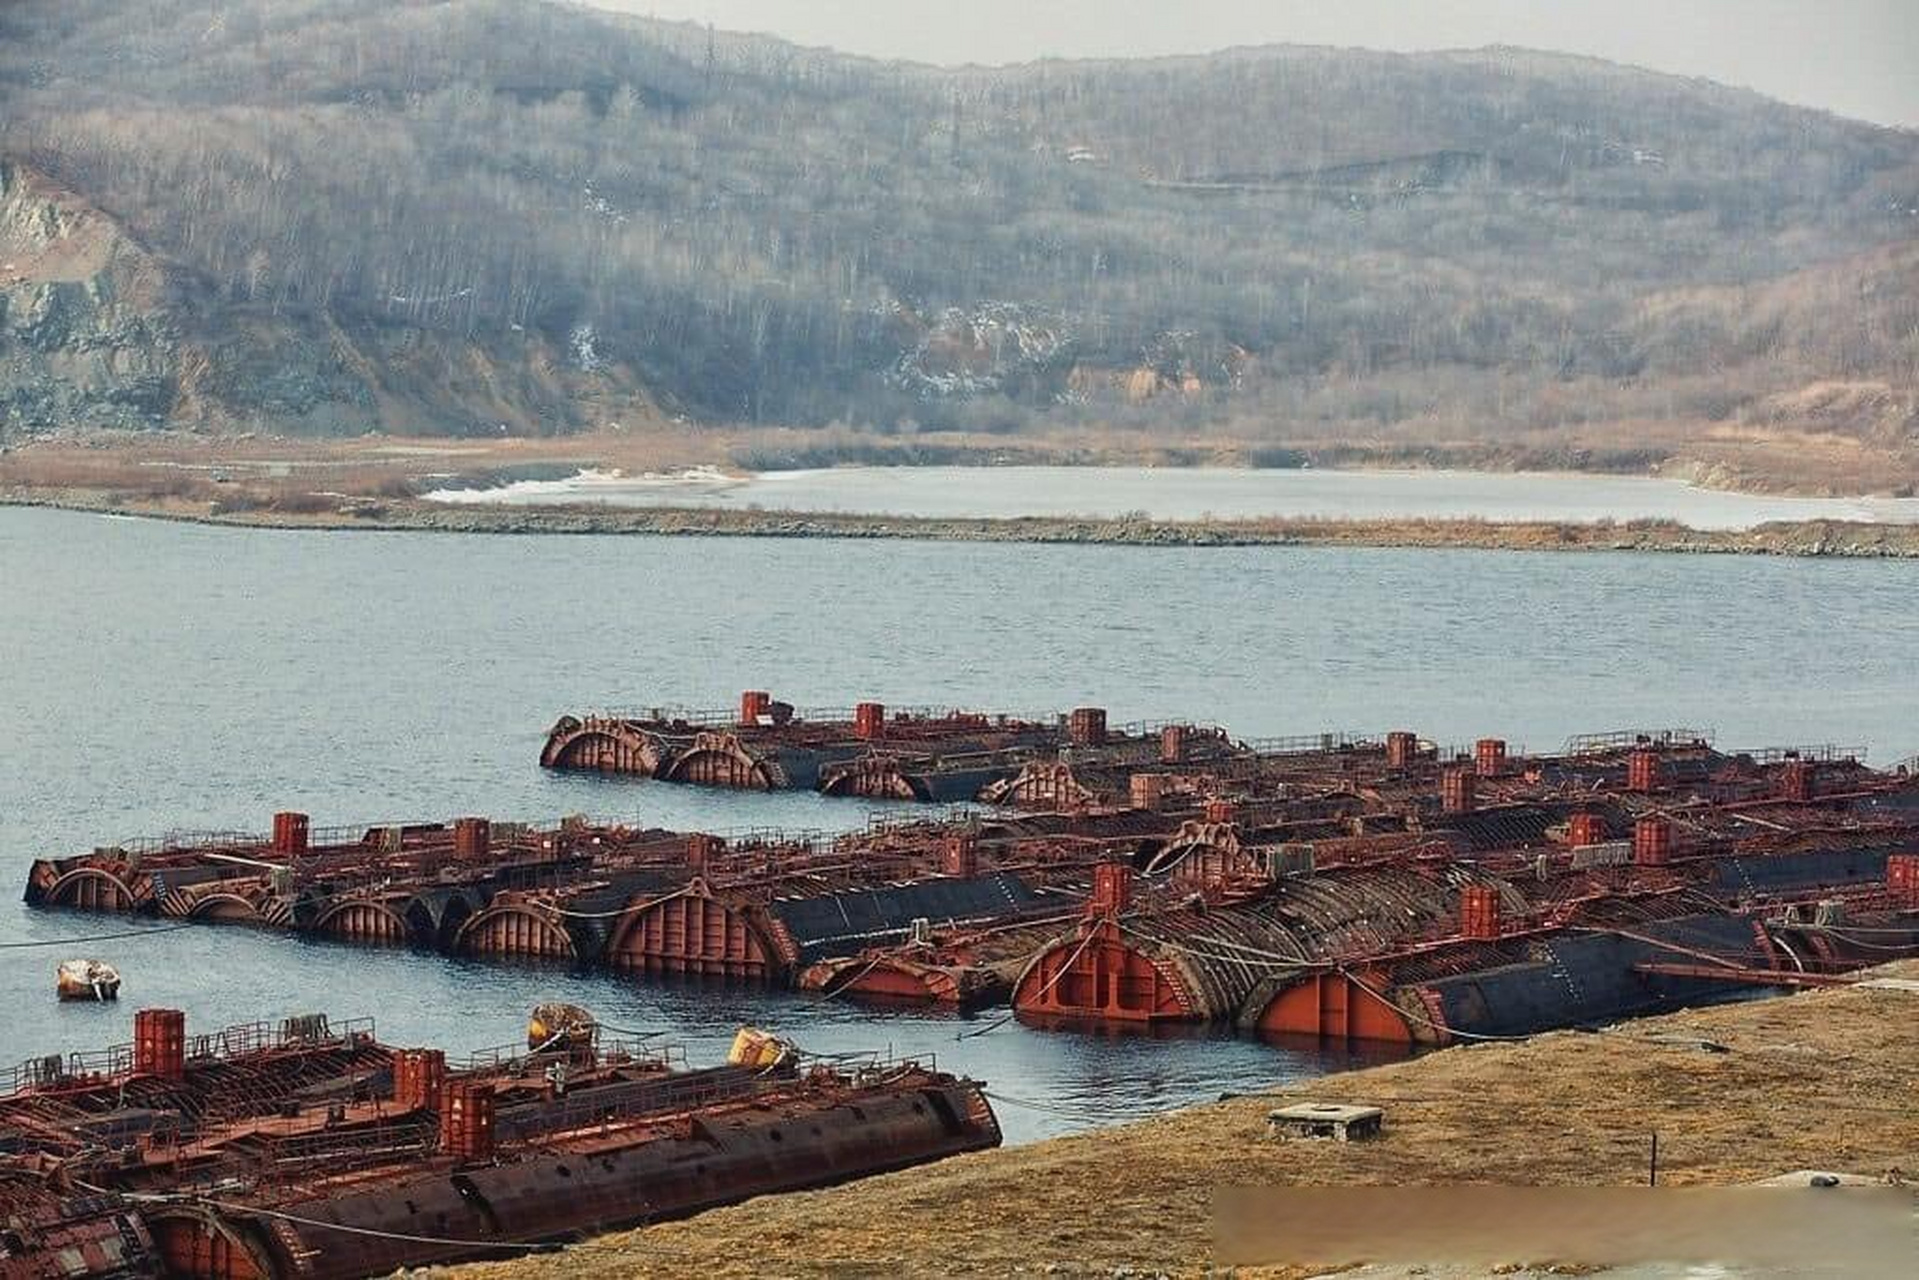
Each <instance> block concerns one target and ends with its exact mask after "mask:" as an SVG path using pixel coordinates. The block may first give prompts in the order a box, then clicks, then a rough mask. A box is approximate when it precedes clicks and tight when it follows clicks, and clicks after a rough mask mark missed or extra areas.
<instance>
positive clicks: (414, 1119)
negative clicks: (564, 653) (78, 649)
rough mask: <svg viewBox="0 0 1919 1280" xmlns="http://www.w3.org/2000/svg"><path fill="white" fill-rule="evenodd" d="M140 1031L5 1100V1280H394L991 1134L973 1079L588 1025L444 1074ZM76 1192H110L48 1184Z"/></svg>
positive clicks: (409, 1056) (277, 1043)
mask: <svg viewBox="0 0 1919 1280" xmlns="http://www.w3.org/2000/svg"><path fill="white" fill-rule="evenodd" d="M140 1026H141V1039H140V1040H139V1041H138V1042H137V1043H136V1044H135V1045H133V1046H129V1047H126V1048H124V1049H118V1050H109V1051H105V1052H103V1053H101V1054H98V1055H75V1056H74V1057H73V1058H72V1059H71V1060H60V1059H55V1060H53V1062H51V1063H37V1064H31V1069H23V1070H22V1071H19V1072H16V1073H15V1075H14V1078H13V1080H12V1082H11V1088H10V1089H9V1090H8V1091H7V1092H5V1093H0V1129H6V1130H8V1131H9V1132H10V1133H11V1134H12V1135H13V1136H14V1141H13V1142H12V1144H11V1146H10V1149H9V1151H8V1153H6V1154H0V1192H4V1193H5V1195H6V1200H5V1205H6V1210H7V1215H8V1216H7V1222H8V1224H9V1225H8V1230H9V1231H11V1232H12V1233H13V1234H12V1235H10V1236H9V1237H8V1241H7V1245H8V1247H7V1250H6V1252H5V1254H4V1255H0V1274H3V1275H5V1276H7V1277H9V1280H11V1278H12V1277H41V1276H48V1277H53V1276H59V1277H62V1278H63V1280H69V1278H73V1277H108V1276H120V1275H151V1274H162V1273H163V1274H167V1275H174V1276H194V1277H220V1278H222V1280H224V1278H229V1277H272V1278H280V1277H295V1276H300V1277H319V1278H321V1280H348V1278H350V1277H360V1276H372V1275H385V1274H388V1273H390V1272H393V1271H396V1270H400V1269H403V1268H407V1267H414V1266H421V1265H426V1264H430V1263H443V1262H454V1261H459V1260H462V1259H468V1258H498V1257H502V1256H511V1254H512V1252H514V1250H515V1248H516V1247H524V1246H529V1245H533V1244H537V1243H539V1242H543V1241H553V1240H569V1239H575V1238H578V1237H579V1236H581V1235H584V1234H588V1233H592V1232H596V1231H606V1230H612V1229H616V1228H620V1227H625V1226H631V1225H635V1224H639V1223H646V1222H655V1221H659V1220H660V1219H663V1218H670V1217H677V1216H682V1215H685V1214H689V1213H694V1212H697V1211H699V1210H701V1209H705V1208H711V1207H713V1206H716V1205H721V1204H727V1203H731V1202H734V1201H738V1200H742V1199H746V1198H749V1197H751V1196H756V1195H762V1194H768V1193H773V1192H779V1191H787V1190H795V1189H799V1188H804V1187H816V1186H823V1185H827V1184H830V1183H835V1182H842V1181H846V1180H848V1179H851V1178H858V1177H863V1176H866V1175H868V1174H872V1173H878V1172H883V1171H886V1170H891V1169H900V1168H906V1167H910V1166H913V1165H917V1164H923V1163H926V1162H928V1161H931V1160H938V1159H941V1158H943V1157H945V1156H948V1155H954V1154H958V1153H960V1152H963V1151H972V1150H979V1149H981V1148H984V1147H991V1146H995V1145H997V1144H998V1142H999V1136H1000V1135H999V1126H998V1122H997V1120H996V1119H995V1118H994V1116H993V1112H992V1108H991V1107H990V1105H989V1104H988V1103H987V1101H986V1098H985V1095H984V1094H983V1092H982V1091H981V1089H980V1086H979V1085H977V1084H976V1083H974V1082H972V1081H970V1080H965V1079H961V1078H957V1077H954V1076H951V1075H947V1074H944V1073H941V1072H939V1071H936V1070H934V1069H932V1068H930V1067H927V1066H922V1065H919V1064H917V1063H913V1062H907V1061H902V1062H892V1063H877V1062H876V1063H874V1064H871V1065H869V1066H866V1067H862V1068H852V1069H842V1068H839V1067H825V1066H813V1065H809V1064H807V1063H806V1062H805V1060H804V1059H800V1060H798V1061H789V1062H787V1063H785V1064H784V1065H780V1066H778V1067H774V1068H767V1067H746V1066H725V1067H718V1068H710V1069H705V1070H697V1071H689V1070H685V1069H683V1068H680V1067H678V1066H676V1065H675V1063H674V1060H673V1058H674V1055H673V1054H672V1053H671V1052H660V1051H657V1050H655V1051H653V1052H651V1053H644V1052H642V1051H640V1049H639V1048H638V1046H632V1045H622V1044H614V1043H610V1042H609V1043H594V1042H593V1041H592V1040H588V1041H585V1042H577V1043H570V1044H569V1045H568V1046H567V1047H566V1048H565V1049H564V1050H558V1051H553V1052H546V1053H530V1054H523V1055H502V1054H497V1053H496V1054H486V1055H478V1056H476V1057H475V1059H474V1060H473V1061H471V1062H469V1063H467V1064H464V1065H460V1066H453V1065H450V1064H447V1063H446V1062H445V1059H444V1055H441V1054H439V1053H438V1052H437V1051H432V1050H396V1049H393V1048H390V1047H388V1046H386V1045H384V1044H382V1043H380V1042H379V1041H378V1040H376V1039H375V1038H374V1036H373V1033H372V1029H371V1026H370V1025H368V1024H347V1025H345V1026H334V1025H331V1024H329V1023H328V1022H327V1021H326V1020H325V1019H318V1018H310V1019H299V1020H293V1021H291V1022H289V1023H288V1024H286V1025H284V1026H282V1027H280V1028H278V1029H277V1030H275V1029H271V1028H265V1027H242V1028H229V1029H227V1030H225V1031H222V1032H217V1033H214V1034H213V1035H211V1036H195V1037H188V1036H187V1035H186V1029H185V1020H184V1018H183V1017H182V1016H181V1015H180V1014H178V1013H177V1012H174V1011H170V1010H143V1011H142V1013H141V1018H140ZM82 1185H83V1186H85V1187H88V1188H98V1190H97V1191H92V1192H90V1193H89V1194H87V1195H86V1196H84V1197H81V1198H76V1197H75V1195H74V1194H73V1192H72V1191H71V1190H62V1189H63V1188H72V1187H76V1186H82ZM205 1187H217V1189H218V1192H217V1194H210V1193H208V1194H203V1193H202V1192H201V1191H200V1189H201V1188H205ZM501 1246H505V1248H504V1249H502V1248H501Z"/></svg>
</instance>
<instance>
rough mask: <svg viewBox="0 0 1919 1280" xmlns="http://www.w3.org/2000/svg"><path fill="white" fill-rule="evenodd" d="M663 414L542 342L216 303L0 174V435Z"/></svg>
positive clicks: (76, 200) (112, 227) (51, 198)
mask: <svg viewBox="0 0 1919 1280" xmlns="http://www.w3.org/2000/svg"><path fill="white" fill-rule="evenodd" d="M657 412H658V410H657V409H656V408H655V407H654V405H653V404H652V402H651V400H650V399H649V398H648V397H647V396H646V395H645V393H644V391H643V390H642V389H641V387H640V385H639V379H638V377H637V376H636V375H635V374H634V373H633V371H632V370H630V369H629V368H627V367H625V366H623V365H621V364H618V363H615V362H608V361H603V360H599V359H592V360H583V359H581V358H580V357H579V355H578V353H577V352H575V351H573V350H571V349H554V348H553V347H552V346H551V344H549V343H548V342H546V341H545V340H544V339H543V338H541V337H540V336H539V335H531V334H528V335H516V338H515V340H514V341H512V342H511V343H500V342H494V343H491V344H489V343H486V342H472V341H467V340H465V339H463V338H460V337H458V336H456V335H451V334H444V333H436V332H433V331H430V330H422V329H414V328H399V327H394V328H381V327H375V326H366V325H359V326H355V327H352V328H347V327H342V326H341V325H340V324H339V323H337V322H336V321H335V319H334V318H333V317H330V316H327V315H324V314H322V315H287V314H278V313H275V312H274V311H273V310H272V309H271V308H266V307H249V306H248V305H246V304H245V303H243V302H239V301H236V300H234V299H230V298H225V297H221V296H218V295H217V294H215V293H214V292H213V291H212V290H211V289H210V288H208V287H207V286H206V284H205V283H204V282H203V281H201V280H199V279H198V278H197V277H196V276H195V275H194V274H193V273H192V272H190V271H187V270H185V269H183V268H181V267H179V266H178V265H176V264H174V263H172V262H170V261H167V260H166V259H164V258H162V257H161V256H159V255H157V254H155V253H153V252H151V251H150V250H148V249H147V248H146V247H145V246H143V245H142V244H141V243H140V242H139V241H138V239H137V238H136V237H134V236H133V235H131V234H130V233H129V232H128V231H127V229H126V228H125V227H123V226H122V225H120V224H119V223H118V222H117V221H116V220H115V219H113V218H112V217H110V216H109V215H108V214H106V213H105V212H103V211H102V210H100V209H98V208H96V207H94V206H93V205H91V204H89V203H88V202H87V201H86V200H84V199H82V198H81V197H79V196H77V195H75V194H74V193H73V192H71V191H68V190H65V189H64V188H62V187H60V186H58V185H57V184H55V183H53V182H51V181H49V180H48V179H47V178H46V177H44V176H43V175H41V174H38V173H35V172H34V171H33V170H31V169H28V168H26V167H24V166H21V165H19V164H11V163H7V162H5V161H0V439H6V438H8V437H18V436H23V435H28V434H33V433H38V432H46V431H72V430H87V429H101V428H105V429H118V430H141V429H149V428H160V427H187V428H204V429H213V430H248V429H258V430H270V431H275V432H302V433H313V434H328V435H342V434H355V433H358V432H363V431H369V430H382V431H390V432H398V433H406V432H432V433H448V434H462V435H465V434H482V433H484V434H489V435H493V434H502V433H512V434H538V433H544V432H552V431H567V430H577V429H579V428H581V427H585V426H591V425H604V424H608V423H620V422H637V421H640V420H643V419H645V418H646V417H648V416H650V415H653V414H656V413H657Z"/></svg>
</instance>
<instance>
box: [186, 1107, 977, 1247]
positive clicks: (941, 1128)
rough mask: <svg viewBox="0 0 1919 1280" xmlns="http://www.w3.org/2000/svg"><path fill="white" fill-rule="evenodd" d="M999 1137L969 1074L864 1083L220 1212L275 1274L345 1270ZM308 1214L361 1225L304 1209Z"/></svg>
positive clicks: (687, 1204)
mask: <svg viewBox="0 0 1919 1280" xmlns="http://www.w3.org/2000/svg"><path fill="white" fill-rule="evenodd" d="M999 1140H1000V1134H999V1126H998V1123H997V1121H995V1120H994V1119H993V1116H992V1111H991V1109H990V1107H989V1106H988V1105H987V1103H986V1100H985V1097H984V1095H983V1094H982V1093H981V1092H980V1089H979V1086H978V1085H976V1084H973V1083H971V1082H965V1081H962V1082H955V1083H952V1084H948V1085H932V1086H928V1087H924V1088H918V1089H901V1090H895V1091H880V1090H875V1091H872V1092H856V1093H853V1094H850V1095H848V1096H847V1097H846V1098H845V1100H843V1101H840V1102H837V1103H834V1104H832V1105H827V1106H819V1107H791V1108H788V1107H780V1106H775V1107H772V1108H769V1109H748V1110H743V1111H738V1112H734V1113H731V1114H721V1115H716V1116H711V1117H699V1116H696V1117H694V1118H691V1119H690V1120H688V1121H685V1122H683V1128H682V1129H681V1131H680V1132H679V1133H676V1134H662V1135H661V1136H658V1137H655V1138H653V1139H651V1140H649V1141H643V1142H639V1143H634V1142H631V1141H628V1142H627V1143H625V1144H624V1145H622V1144H620V1143H618V1142H616V1141H609V1142H607V1143H605V1144H603V1145H600V1146H597V1147H596V1146H594V1144H592V1143H591V1142H586V1141H583V1142H581V1143H579V1144H578V1145H577V1146H569V1147H568V1148H566V1149H564V1150H560V1149H553V1148H549V1149H547V1150H544V1151H540V1152H537V1153H535V1154H532V1155H530V1156H528V1157H527V1158H525V1159H521V1160H516V1161H513V1162H510V1163H502V1164H492V1165H479V1166H471V1167H468V1168H464V1169H457V1170H436V1171H434V1172H431V1173H426V1174H422V1175H420V1176H418V1177H416V1178H414V1179H411V1180H408V1181H404V1182H382V1183H380V1184H379V1185H378V1187H377V1188H376V1189H372V1190H369V1191H366V1192H362V1193H360V1194H358V1195H348V1196H333V1197H328V1198H325V1199H320V1200H314V1201H296V1202H293V1203H290V1204H286V1205H284V1206H281V1207H280V1208H279V1209H278V1210H277V1211H278V1212H279V1213H282V1214H284V1215H285V1216H284V1217H271V1218H270V1217H266V1216H264V1215H260V1216H256V1215H253V1214H251V1213H248V1212H245V1211H241V1210H237V1209H236V1210H232V1211H226V1212H223V1213H222V1215H221V1218H222V1222H223V1225H224V1226H226V1227H227V1228H228V1229H230V1230H233V1231H235V1232H236V1233H238V1234H240V1235H241V1236H242V1237H243V1238H244V1239H246V1240H247V1242H248V1244H249V1247H250V1252H252V1254H253V1255H254V1257H255V1258H257V1259H259V1260H260V1261H261V1262H263V1263H264V1264H265V1265H266V1269H267V1270H268V1272H269V1273H270V1274H272V1275H274V1276H276V1277H285V1278H287V1280H291V1278H293V1277H309V1278H312V1280H349V1278H351V1277H359V1276H375V1275H386V1274H388V1273H390V1272H393V1271H396V1270H399V1269H401V1268H404V1267H415V1266H422V1265H426V1264H429V1263H445V1262H453V1261H456V1260H462V1259H483V1258H499V1257H501V1256H505V1254H506V1253H507V1252H508V1251H504V1250H502V1249H499V1248H496V1247H495V1248H490V1247H487V1246H488V1244H497V1243H501V1242H512V1243H523V1244H534V1243H538V1242H544V1241H555V1240H568V1239H576V1238H579V1237H581V1236H586V1235H591V1234H594V1233H597V1232H604V1231H612V1230H618V1229H622V1228H627V1227H633V1226H639V1225H643V1224H645V1223H649V1222H657V1221H660V1220H662V1219H666V1218H674V1217H684V1216H686V1215H688V1214H692V1213H697V1212H699V1211H701V1210H703V1209H710V1208H715V1207H717V1206H719V1205H724V1204H732V1203H735V1202H737V1201H740V1200H745V1199H748V1198H749V1197H752V1196H757V1195H764V1194H768V1193H773V1192H781V1191H797V1190H802V1189H805V1188H809V1187H821V1186H828V1185H831V1184H833V1183H837V1182H845V1181H849V1180H851V1179H854V1178H860V1177H865V1176H867V1175H870V1174H875V1173H883V1172H886V1171H888V1170H892V1169H903V1168H907V1167H910V1166H913V1165H918V1164H925V1163H928V1162H930V1161H934V1160H939V1159H943V1158H944V1157H946V1156H951V1155H957V1154H959V1153H961V1152H965V1151H977V1150H982V1149H985V1148H988V1147H994V1146H997V1145H999ZM302 1218H304V1219H312V1220H314V1221H316V1222H321V1223H337V1224H340V1225H341V1226H346V1227H351V1228H355V1230H354V1231H341V1230H335V1229H332V1228H330V1227H327V1226H318V1225H311V1224H308V1223H301V1222H299V1221H296V1220H295V1219H302ZM363 1232H370V1233H376V1234H361V1233H363ZM396 1237H433V1238H435V1239H437V1240H440V1241H447V1242H448V1243H428V1242H426V1241H424V1240H422V1239H418V1238H414V1239H401V1238H396Z"/></svg>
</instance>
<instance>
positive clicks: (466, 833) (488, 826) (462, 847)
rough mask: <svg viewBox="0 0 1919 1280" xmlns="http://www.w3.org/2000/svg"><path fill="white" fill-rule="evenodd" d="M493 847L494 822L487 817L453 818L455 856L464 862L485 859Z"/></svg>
mask: <svg viewBox="0 0 1919 1280" xmlns="http://www.w3.org/2000/svg"><path fill="white" fill-rule="evenodd" d="M492 848H493V824H492V823H491V822H488V821H487V820H486V819H485V818H455V819H454V820H453V856H454V857H456V858H458V859H460V860H461V861H462V862H479V861H483V860H485V858H486V856H487V854H488V853H490V852H491V851H492Z"/></svg>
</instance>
